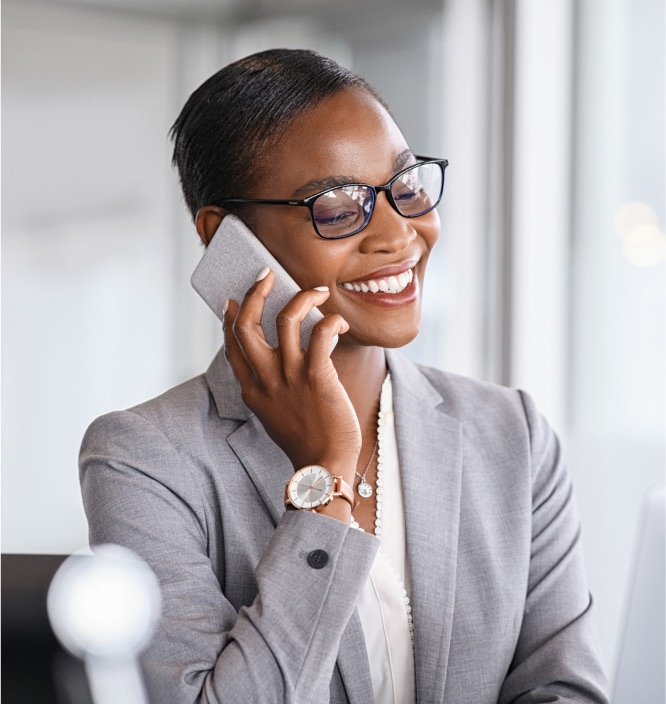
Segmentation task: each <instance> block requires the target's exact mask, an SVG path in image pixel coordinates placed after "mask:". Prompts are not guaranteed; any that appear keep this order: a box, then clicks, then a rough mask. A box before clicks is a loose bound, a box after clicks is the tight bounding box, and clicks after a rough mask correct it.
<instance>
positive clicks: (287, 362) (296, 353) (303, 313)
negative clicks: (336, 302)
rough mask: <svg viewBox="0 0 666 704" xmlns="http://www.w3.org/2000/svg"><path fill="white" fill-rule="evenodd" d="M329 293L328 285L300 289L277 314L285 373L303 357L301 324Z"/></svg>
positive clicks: (276, 321)
mask: <svg viewBox="0 0 666 704" xmlns="http://www.w3.org/2000/svg"><path fill="white" fill-rule="evenodd" d="M329 295H330V292H329V290H328V287H327V286H320V287H317V288H312V289H308V290H306V291H299V292H298V293H297V294H296V295H295V296H294V297H293V298H292V299H291V300H290V301H289V303H287V305H286V306H285V307H284V308H283V309H282V310H281V311H280V314H279V315H278V316H277V318H276V320H275V326H276V329H277V336H278V343H279V346H280V353H281V356H282V364H283V371H284V372H285V373H288V370H289V369H291V368H292V366H293V365H294V364H298V363H300V362H301V361H302V359H303V350H302V349H301V324H302V323H303V321H304V320H305V318H306V317H307V316H308V314H309V313H310V311H311V310H312V309H313V308H314V307H315V306H319V305H321V304H322V303H323V302H324V301H325V300H326V299H327V298H328V297H329Z"/></svg>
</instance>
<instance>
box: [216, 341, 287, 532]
mask: <svg viewBox="0 0 666 704" xmlns="http://www.w3.org/2000/svg"><path fill="white" fill-rule="evenodd" d="M206 381H207V382H208V387H209V388H210V390H211V393H212V395H213V398H214V400H215V405H216V406H217V412H218V415H219V416H220V417H221V418H230V419H234V420H240V421H246V422H245V423H243V424H242V425H240V426H239V427H238V428H237V429H236V430H235V431H234V432H233V433H231V434H230V435H229V436H228V437H227V442H228V443H229V446H230V447H231V449H232V450H233V451H234V453H235V454H236V457H238V459H239V460H240V462H241V464H242V465H243V467H244V468H245V471H246V472H247V473H248V474H249V475H250V479H251V480H252V483H253V484H254V486H255V487H256V489H257V492H258V493H259V496H261V499H262V500H263V502H264V503H265V504H266V508H267V509H268V511H269V512H270V514H271V517H272V519H273V522H274V523H275V525H277V524H278V522H279V520H280V518H281V516H282V514H283V513H284V487H285V485H286V484H287V482H288V481H289V478H290V477H291V475H292V474H293V473H294V469H293V467H292V465H291V462H290V461H289V459H288V458H287V456H286V455H285V454H284V452H282V450H281V449H280V448H279V447H278V446H277V445H276V444H275V443H274V442H273V441H272V440H271V439H270V438H269V437H268V435H267V434H266V431H265V430H264V427H263V426H262V425H261V423H260V421H259V419H258V418H257V417H256V416H255V415H254V413H252V412H251V411H250V409H249V408H248V407H247V406H246V405H245V404H244V403H243V400H242V399H241V395H240V386H239V385H238V382H237V381H236V378H235V377H234V375H233V373H232V372H231V369H230V367H229V365H228V363H227V361H226V359H225V358H224V352H223V351H222V350H221V351H220V352H219V353H218V354H217V356H216V357H215V359H214V360H213V362H212V364H211V365H210V367H209V369H208V371H207V372H206Z"/></svg>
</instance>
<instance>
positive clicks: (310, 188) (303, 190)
mask: <svg viewBox="0 0 666 704" xmlns="http://www.w3.org/2000/svg"><path fill="white" fill-rule="evenodd" d="M413 158H414V153H413V152H412V150H411V149H405V150H404V151H402V152H400V154H398V156H397V157H396V158H395V159H394V160H393V166H392V168H393V170H394V171H396V172H397V171H400V169H402V168H403V167H404V166H405V165H406V164H407V163H408V162H409V161H410V160H412V159H413ZM350 183H363V181H362V180H361V179H359V178H357V177H355V176H330V177H329V178H323V179H313V180H312V181H308V182H307V183H304V184H303V185H302V186H299V187H298V188H297V189H296V190H295V191H294V192H293V193H292V194H291V198H290V199H298V198H301V197H307V196H309V195H312V194H314V193H318V192H319V191H325V190H326V189H327V188H335V186H347V185H348V184H350ZM371 185H378V184H371Z"/></svg>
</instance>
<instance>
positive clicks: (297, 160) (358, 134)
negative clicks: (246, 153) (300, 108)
mask: <svg viewBox="0 0 666 704" xmlns="http://www.w3.org/2000/svg"><path fill="white" fill-rule="evenodd" d="M410 156H411V152H410V151H409V148H408V146H407V143H406V142H405V139H404V137H403V135H402V133H401V132H400V129H399V128H398V126H397V125H396V124H395V122H394V120H393V118H392V117H391V116H390V115H389V113H388V112H387V111H386V109H385V108H384V107H383V106H382V105H381V104H380V103H379V102H378V101H377V100H376V99H375V98H374V97H373V96H372V95H371V94H370V93H369V92H367V91H365V90H363V89H361V88H349V89H345V90H343V91H340V92H339V93H336V94H335V95H333V96H330V97H329V98H326V99H324V100H323V101H321V102H320V103H319V104H317V105H316V106H315V107H313V108H312V109H311V110H308V111H307V112H305V113H304V114H303V115H301V116H299V117H297V118H296V119H295V120H294V121H293V122H292V123H291V124H290V125H289V127H288V128H287V129H286V130H285V132H284V134H283V135H282V137H281V138H280V140H279V141H278V142H277V144H276V145H274V146H273V147H272V148H270V149H269V150H268V151H267V152H266V153H265V155H264V159H262V165H263V167H264V168H263V169H262V171H263V175H262V177H261V178H260V179H259V181H258V183H257V189H258V190H259V189H260V190H261V192H262V193H265V192H266V189H270V190H271V196H270V197H285V198H291V197H294V196H293V193H295V192H299V193H300V192H301V191H302V190H303V188H304V186H306V185H307V184H310V183H315V182H320V181H324V180H326V179H330V178H341V179H344V180H347V181H350V180H351V181H360V182H363V183H371V184H373V185H374V184H380V183H384V182H385V181H386V180H387V179H388V178H390V177H391V176H392V175H393V174H394V173H395V171H396V169H397V170H399V168H400V167H402V165H403V164H404V163H406V162H407V161H408V160H409V157H410ZM276 189H278V190H279V191H280V193H281V195H280V196H276V195H274V194H275V192H276ZM315 190H316V189H315Z"/></svg>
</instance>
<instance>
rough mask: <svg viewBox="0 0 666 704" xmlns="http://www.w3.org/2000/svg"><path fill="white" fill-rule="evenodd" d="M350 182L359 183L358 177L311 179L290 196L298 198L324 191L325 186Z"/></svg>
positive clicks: (344, 184)
mask: <svg viewBox="0 0 666 704" xmlns="http://www.w3.org/2000/svg"><path fill="white" fill-rule="evenodd" d="M350 183H360V181H359V179H357V178H354V177H353V176H330V177H329V178H323V179H313V180H312V181H308V182H307V183H304V184H303V185H302V186H299V187H298V188H297V189H296V190H295V191H294V192H293V193H292V194H291V197H292V198H300V197H302V196H309V195H312V194H314V193H317V192H318V191H325V190H326V189H327V188H334V187H335V186H346V185H348V184H350Z"/></svg>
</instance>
